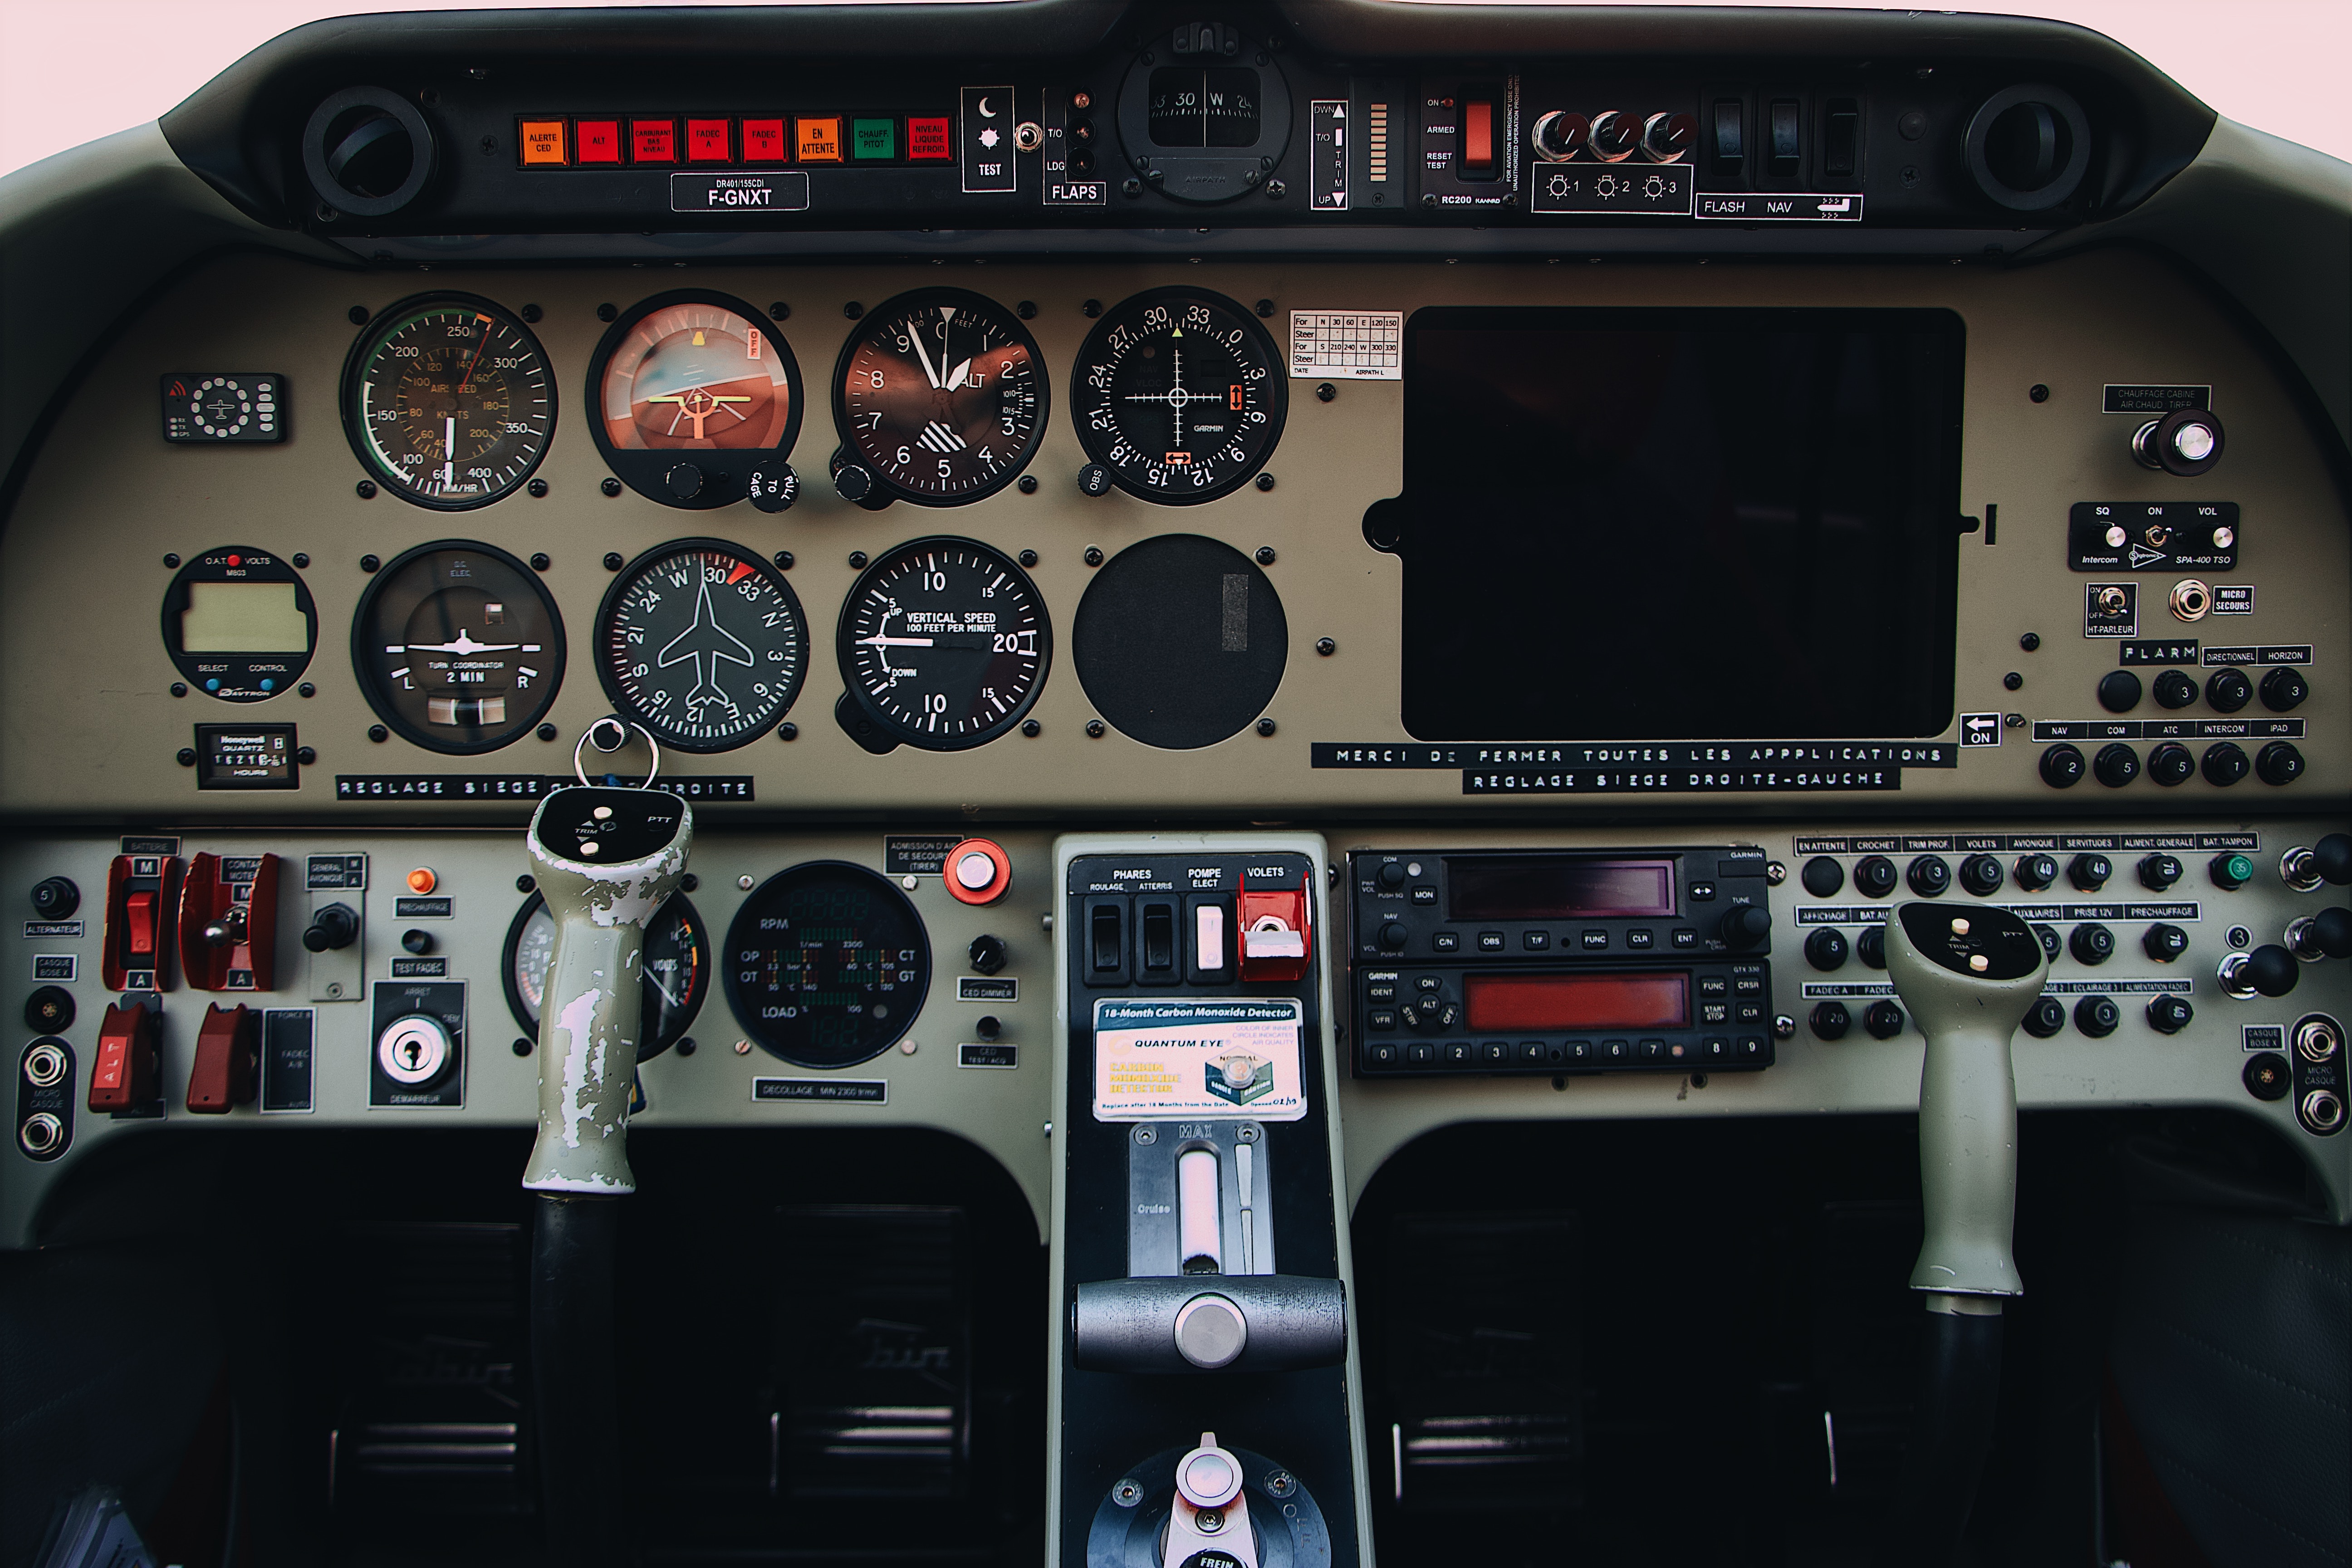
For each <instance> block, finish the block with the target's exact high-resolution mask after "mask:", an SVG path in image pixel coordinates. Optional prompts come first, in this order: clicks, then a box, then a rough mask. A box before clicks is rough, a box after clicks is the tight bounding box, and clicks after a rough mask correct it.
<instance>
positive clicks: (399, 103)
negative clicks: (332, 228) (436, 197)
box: [302, 87, 433, 217]
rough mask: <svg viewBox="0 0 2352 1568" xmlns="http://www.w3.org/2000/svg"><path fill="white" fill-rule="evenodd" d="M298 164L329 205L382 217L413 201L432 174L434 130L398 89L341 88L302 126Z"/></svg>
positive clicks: (351, 211)
mask: <svg viewBox="0 0 2352 1568" xmlns="http://www.w3.org/2000/svg"><path fill="white" fill-rule="evenodd" d="M302 167H303V169H304V170H305V172H307V173H308V174H310V187H311V189H313V190H315V191H317V192H318V193H319V195H320V199H321V200H322V201H324V202H325V203H326V204H327V205H329V206H331V207H333V208H335V209H336V210H338V211H340V212H345V213H349V214H351V215H352V216H354V217H383V216H385V215H386V214H387V213H396V212H398V211H399V210H400V209H401V208H403V207H404V206H406V205H408V204H409V203H410V202H412V201H415V199H416V194H417V193H418V192H419V191H422V190H423V189H424V188H425V181H426V180H428V179H430V178H432V175H433V132H432V131H431V129H430V128H429V127H427V126H426V125H425V117H424V116H423V115H421V114H419V113H417V112H416V110H415V108H413V107H412V106H411V105H410V104H409V102H408V100H405V99H404V98H402V97H400V96H399V95H398V94H397V93H391V92H386V91H385V90H384V89H382V88H380V87H354V88H346V89H344V90H343V91H341V92H339V93H336V94H335V95H334V96H333V97H331V98H330V99H328V100H326V101H325V102H324V103H321V104H320V105H319V107H318V109H317V110H314V111H313V112H312V113H311V116H310V124H309V125H308V126H306V127H304V128H303V132H302Z"/></svg>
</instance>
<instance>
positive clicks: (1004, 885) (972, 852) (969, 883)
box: [944, 838, 1013, 904]
mask: <svg viewBox="0 0 2352 1568" xmlns="http://www.w3.org/2000/svg"><path fill="white" fill-rule="evenodd" d="M944 880H945V881H946V882H947V885H948V891H949V892H950V893H952V894H954V895H955V897H956V898H957V899H959V900H961V901H962V902H964V903H967V904H992V903H994V902H996V900H999V899H1001V898H1003V896H1004V895H1005V893H1006V892H1007V891H1008V890H1010V889H1011V888H1012V886H1013V858H1012V857H1011V856H1009V855H1007V854H1005V852H1004V851H1003V850H1002V849H1000V848H998V847H996V846H995V845H994V844H992V843H990V842H989V841H988V840H987V839H985V838H967V839H965V840H964V841H963V842H962V843H961V844H959V845H957V846H956V847H954V848H952V849H950V850H949V851H948V860H947V865H946V867H945V868H944Z"/></svg>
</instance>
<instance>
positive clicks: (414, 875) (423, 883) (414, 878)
mask: <svg viewBox="0 0 2352 1568" xmlns="http://www.w3.org/2000/svg"><path fill="white" fill-rule="evenodd" d="M440 885H441V879H440V878H438V877H436V876H435V875H434V874H433V868H432V867H430V866H419V867H418V868H416V869H415V870H414V871H411V872H410V873H409V874H408V890H409V891H410V892H412V893H429V892H431V891H432V890H433V889H436V888H437V887H439V886H440Z"/></svg>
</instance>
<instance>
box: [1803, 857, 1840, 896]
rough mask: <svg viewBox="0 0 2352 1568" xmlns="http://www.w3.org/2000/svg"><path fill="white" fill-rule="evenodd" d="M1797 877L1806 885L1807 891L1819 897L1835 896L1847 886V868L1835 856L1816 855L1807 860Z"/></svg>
mask: <svg viewBox="0 0 2352 1568" xmlns="http://www.w3.org/2000/svg"><path fill="white" fill-rule="evenodd" d="M1797 879H1798V880H1799V881H1801V882H1802V883H1803V884H1804V885H1805V891H1807V892H1809V893H1811V894H1812V896H1813V897H1815V898H1817V899H1829V898H1834V897H1836V896H1837V893H1838V890H1839V889H1842V888H1843V887H1844V886H1845V868H1844V867H1843V866H1841V865H1839V864H1838V863H1837V861H1836V859H1835V858H1833V857H1831V856H1828V855H1816V856H1814V857H1813V858H1811V859H1810V860H1808V861H1806V862H1805V868H1804V869H1803V870H1801V871H1800V872H1798V873H1797Z"/></svg>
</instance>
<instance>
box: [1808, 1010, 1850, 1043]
mask: <svg viewBox="0 0 2352 1568" xmlns="http://www.w3.org/2000/svg"><path fill="white" fill-rule="evenodd" d="M1805 1021H1806V1022H1807V1023H1809V1024H1811V1026H1812V1027H1813V1035H1814V1037H1816V1038H1818V1039H1823V1040H1843V1039H1844V1038H1845V1032H1846V1031H1847V1030H1848V1029H1851V1028H1853V1014H1852V1013H1849V1012H1847V1011H1846V1008H1845V1004H1844V1003H1843V1002H1822V1003H1819V1004H1817V1005H1815V1006H1814V1008H1813V1010H1812V1013H1811V1016H1808V1017H1807V1018H1806V1020H1805Z"/></svg>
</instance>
